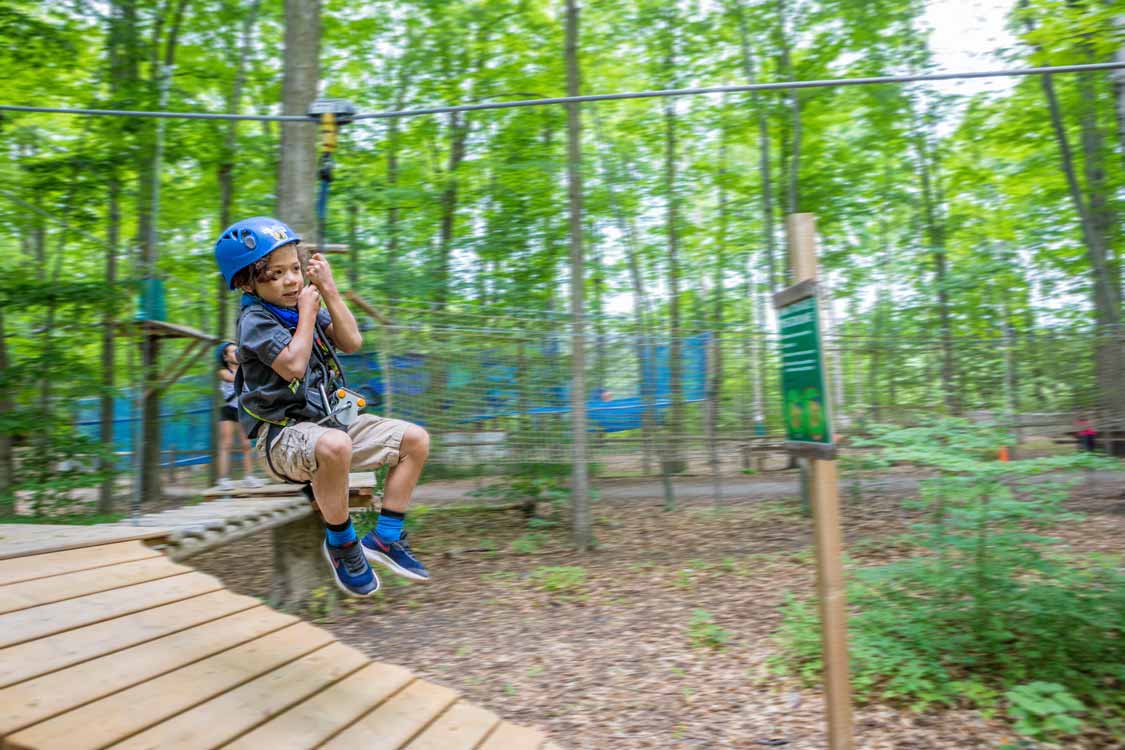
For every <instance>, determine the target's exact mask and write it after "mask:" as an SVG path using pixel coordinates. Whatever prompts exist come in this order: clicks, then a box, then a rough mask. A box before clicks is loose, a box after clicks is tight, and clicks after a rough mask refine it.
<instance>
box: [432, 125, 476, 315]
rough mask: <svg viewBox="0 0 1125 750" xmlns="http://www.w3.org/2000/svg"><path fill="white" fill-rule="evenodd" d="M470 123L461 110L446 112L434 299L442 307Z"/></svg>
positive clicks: (447, 278) (446, 288)
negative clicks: (460, 168)
mask: <svg viewBox="0 0 1125 750" xmlns="http://www.w3.org/2000/svg"><path fill="white" fill-rule="evenodd" d="M468 136H469V124H468V123H467V122H465V119H464V116H463V115H462V113H460V112H452V113H450V115H449V161H448V162H447V163H446V168H445V189H444V190H442V192H441V230H440V231H441V234H440V238H439V241H438V252H439V255H438V267H437V274H436V275H437V278H436V279H435V283H436V285H437V289H436V290H435V291H434V301H435V302H436V304H437V306H438V309H439V310H443V309H445V305H446V303H447V302H448V301H449V257H450V255H451V254H452V252H453V229H454V220H455V218H456V215H457V187H458V186H457V167H458V166H460V164H461V162H462V161H463V160H464V158H465V141H466V139H467V138H468Z"/></svg>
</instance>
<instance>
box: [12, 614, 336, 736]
mask: <svg viewBox="0 0 1125 750" xmlns="http://www.w3.org/2000/svg"><path fill="white" fill-rule="evenodd" d="M331 641H332V636H331V635H330V634H329V633H328V632H327V631H325V630H321V629H320V628H316V627H313V626H312V625H309V624H307V623H303V622H299V623H297V624H295V625H291V626H289V627H287V628H284V629H282V630H279V631H277V632H274V633H271V634H269V635H267V636H264V637H262V638H258V639H256V640H254V641H251V642H250V643H247V644H244V645H241V646H237V647H235V648H232V649H230V650H228V651H224V652H222V653H220V654H216V655H215V656H212V657H210V658H207V659H204V660H202V661H198V662H196V663H194V664H191V665H189V666H186V667H183V668H182V669H177V670H175V671H174V672H169V673H168V674H165V675H162V676H160V677H157V678H156V679H153V680H149V681H147V682H143V683H141V684H139V685H135V686H134V687H131V688H129V689H127V690H122V691H120V692H118V693H114V694H113V695H110V696H107V697H105V698H102V699H101V700H97V701H94V702H93V703H88V704H86V705H85V706H82V707H80V708H76V709H74V710H72V711H68V712H67V713H65V714H62V715H60V716H57V717H55V718H53V719H50V720H48V721H45V722H42V723H39V724H35V725H33V726H31V727H28V728H27V729H24V730H22V731H20V732H17V733H16V734H13V735H11V736H10V737H8V738H7V745H6V747H11V748H22V749H23V750H46V748H58V747H65V748H67V750H96V749H98V748H104V747H106V746H107V745H112V744H113V743H114V742H120V741H121V740H124V739H126V738H127V737H130V736H132V735H134V734H136V733H137V732H140V731H142V730H145V729H148V728H149V727H151V726H153V725H155V724H158V723H159V722H161V721H164V720H166V719H168V718H169V717H171V716H175V715H176V714H178V713H180V712H182V711H186V710H188V709H189V708H192V707H194V706H197V705H199V704H200V703H202V702H204V701H206V700H209V699H211V698H213V697H215V696H216V695H219V694H221V693H224V692H226V691H228V690H232V689H234V688H236V687H238V686H239V685H242V684H243V683H246V682H248V681H250V680H252V679H254V678H256V677H259V676H260V675H262V674H265V673H267V672H269V671H271V670H274V669H276V668H278V667H280V666H281V665H283V664H286V663H288V662H290V661H293V660H294V659H299V658H300V657H302V656H304V655H305V654H307V653H309V652H311V651H314V650H316V649H318V648H321V647H322V646H324V645H326V644H328V643H330V642H331Z"/></svg>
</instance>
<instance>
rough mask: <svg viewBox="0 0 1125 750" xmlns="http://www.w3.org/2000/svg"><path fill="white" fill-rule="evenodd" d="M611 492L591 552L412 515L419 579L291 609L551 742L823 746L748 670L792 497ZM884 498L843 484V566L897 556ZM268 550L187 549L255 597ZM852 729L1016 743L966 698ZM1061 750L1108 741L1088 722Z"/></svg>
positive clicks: (560, 529)
mask: <svg viewBox="0 0 1125 750" xmlns="http://www.w3.org/2000/svg"><path fill="white" fill-rule="evenodd" d="M688 481H690V480H688ZM708 481H709V480H707V479H699V480H698V482H699V483H705V482H708ZM763 481H765V480H763ZM621 486H622V487H624V489H623V490H621V491H620V492H619V493H617V492H615V491H614V486H609V487H607V488H606V489H603V492H602V497H601V500H600V501H599V503H598V505H597V508H596V516H597V523H596V535H597V538H598V542H599V548H598V550H597V551H595V552H592V553H589V554H585V555H579V554H577V553H575V552H573V551H571V550H569V549H568V548H567V539H566V537H567V529H566V527H565V524H560V525H559V526H555V527H550V528H537V529H529V528H528V527H527V524H526V522H525V520H524V519H523V517H522V515H521V514H520V513H518V512H517V511H485V512H480V511H478V512H463V511H449V512H440V511H437V510H436V509H435V510H428V511H427V512H424V513H421V514H416V516H419V517H420V518H419V523H418V527H417V528H416V529H415V531H414V532H413V539H414V541H415V548H416V551H417V552H418V553H419V555H420V556H421V557H422V558H423V559H424V560H425V561H426V562H427V563H428V564H429V566H430V568H431V571H432V573H433V575H434V580H433V582H431V583H430V584H428V585H416V584H410V583H407V582H401V583H400V582H399V579H396V578H395V577H393V576H390V575H388V576H384V580H385V581H386V584H385V590H384V591H383V592H381V593H380V594H379V595H378V596H377V597H376V598H375V599H373V600H336V598H335V596H334V595H333V593H332V591H333V590H332V589H330V588H328V587H326V588H325V589H323V590H322V591H321V592H318V594H319V596H318V597H317V598H316V599H315V600H314V602H313V606H312V610H311V611H310V613H309V616H310V617H314V618H316V619H318V621H319V622H320V623H321V624H323V625H324V626H325V627H327V628H329V629H330V630H331V631H332V632H334V633H335V634H336V635H337V637H339V638H340V639H341V640H343V641H344V642H346V643H349V644H351V645H353V646H356V647H357V648H360V649H362V650H364V651H365V652H366V653H368V654H369V655H371V656H372V657H373V658H378V659H381V660H384V661H389V662H394V663H398V664H402V665H404V666H406V667H408V668H410V669H412V670H414V671H415V672H416V673H418V674H419V675H421V676H423V677H425V678H427V679H431V680H434V681H436V682H440V683H442V684H446V685H449V686H452V687H454V688H456V689H458V690H460V691H462V692H463V693H464V694H465V695H466V696H467V697H468V698H469V699H471V700H472V701H474V702H476V703H478V704H480V705H483V706H486V707H488V708H490V709H492V710H494V711H497V712H498V713H501V714H503V715H504V716H505V717H507V718H510V719H512V720H514V721H516V722H519V723H522V724H528V725H534V726H538V727H539V728H541V729H543V730H544V731H546V732H548V733H549V734H550V735H551V737H552V738H553V739H554V740H555V741H557V742H558V743H559V744H560V745H562V746H563V747H569V748H575V749H579V748H590V749H595V748H599V749H600V748H623V749H625V748H629V749H631V748H685V749H686V748H747V749H750V748H760V747H770V746H773V747H785V748H789V749H791V750H814V749H819V748H823V747H825V746H826V737H825V734H824V726H823V704H822V701H821V697H820V693H819V691H818V690H816V689H808V688H805V687H802V686H800V685H799V684H797V683H796V682H795V681H793V680H791V679H789V678H783V677H779V676H776V675H774V674H772V673H771V671H770V670H769V669H768V668H767V661H768V660H769V658H770V657H771V656H772V655H774V654H775V653H776V649H775V644H774V643H773V641H772V639H771V633H772V631H773V630H774V628H775V627H776V626H777V624H778V621H779V614H778V604H779V603H780V602H782V601H783V599H784V597H785V594H786V592H795V593H798V594H800V593H805V592H812V591H813V590H814V587H815V573H814V570H813V564H812V557H813V552H812V548H811V529H810V522H809V521H807V520H806V519H804V518H802V517H801V515H800V512H799V504H798V501H797V499H796V498H794V497H777V498H774V499H761V496H760V494H759V493H756V492H752V491H745V492H743V491H741V489H742V488H744V487H745V486H746V484H745V481H743V483H742V484H741V485H739V491H738V492H735V493H732V495H731V496H728V497H726V498H725V499H724V502H723V504H721V505H715V504H713V503H711V502H710V501H709V500H705V499H702V498H700V497H689V498H688V499H686V500H685V501H684V502H683V503H682V505H681V506H680V509H679V510H677V511H675V512H672V513H665V512H664V511H663V510H662V509H661V508H662V499H661V498H659V497H648V498H643V497H637V496H636V493H635V491H634V490H633V489H631V488H630V487H629V486H628V485H627V484H623V485H621ZM876 486H877V485H876ZM1122 490H1123V484H1122V482H1121V480H1119V479H1117V480H1113V479H1111V480H1105V479H1102V480H1099V481H1095V482H1089V483H1086V484H1085V485H1083V487H1082V488H1081V489H1080V490H1078V491H1076V493H1075V495H1074V497H1073V498H1072V500H1071V501H1070V502H1069V505H1070V506H1072V507H1073V508H1074V509H1075V510H1079V511H1081V512H1082V513H1084V514H1085V520H1083V521H1081V522H1079V523H1076V524H1073V525H1070V526H1068V527H1065V529H1063V530H1062V531H1061V533H1060V534H1059V536H1062V537H1063V538H1064V539H1066V541H1067V542H1068V543H1069V544H1070V545H1071V546H1072V547H1073V548H1074V549H1075V550H1079V551H1100V552H1108V553H1114V554H1120V553H1121V549H1122V548H1121V539H1122V532H1123V531H1125V494H1123V492H1122ZM450 494H454V493H450ZM685 494H690V493H685ZM901 499H902V497H901V495H900V494H897V493H895V492H893V491H891V492H887V491H883V492H878V491H874V490H872V489H870V488H868V489H865V490H864V493H863V495H862V496H861V497H857V496H854V495H853V496H851V497H848V495H847V494H846V493H845V496H844V502H845V509H844V523H845V537H846V547H847V552H848V555H849V565H850V566H851V567H852V568H854V567H856V566H862V565H872V564H877V563H880V562H884V561H886V560H888V559H892V558H895V557H899V556H902V555H905V554H909V553H910V549H911V547H910V544H909V530H908V524H909V522H910V521H911V515H910V514H909V513H908V512H906V511H904V510H903V509H902V505H901ZM462 502H463V501H462ZM269 544H270V541H269V538H268V535H265V536H264V537H263V538H257V539H252V540H249V541H247V542H243V543H241V544H239V545H232V546H229V547H226V548H221V549H219V550H216V551H214V552H212V553H209V554H207V555H206V556H200V557H199V558H197V559H196V560H194V561H193V563H194V564H195V565H197V566H198V567H200V568H202V569H204V570H206V571H207V572H211V573H213V574H215V575H218V576H220V577H221V578H222V579H223V580H224V581H226V582H227V583H228V585H230V586H232V587H233V588H235V589H237V590H239V591H242V592H244V593H249V594H253V595H260V596H264V595H265V593H266V592H268V590H269V577H270V570H269V566H270V554H269V549H268V546H269ZM482 548H487V549H491V550H493V551H480V550H481V549H482ZM466 550H474V551H466ZM700 611H702V612H703V613H704V614H700ZM718 644H721V646H719V645H718ZM855 726H856V745H857V747H859V748H870V749H871V750H927V749H929V748H934V749H935V750H937V749H944V748H998V747H1001V746H1002V745H1004V744H1005V743H1008V742H1013V741H1015V737H1014V736H1013V734H1012V732H1011V730H1010V729H1009V727H1008V726H1007V725H1006V724H1005V723H1004V722H1003V721H1000V720H998V719H993V720H987V721H986V720H984V719H982V718H981V717H980V716H979V715H978V714H977V713H976V712H974V711H968V710H947V711H943V712H929V713H924V714H916V713H914V712H911V711H909V710H907V709H903V708H899V707H895V706H889V705H882V704H872V705H866V706H859V707H857V709H856V715H855ZM1067 747H1068V748H1075V749H1076V750H1107V749H1112V748H1118V749H1119V748H1123V747H1125V741H1123V739H1122V738H1120V737H1110V736H1106V735H1104V734H1103V735H1099V734H1090V735H1088V736H1085V737H1082V738H1079V739H1076V740H1073V741H1070V742H1069V743H1068V745H1067Z"/></svg>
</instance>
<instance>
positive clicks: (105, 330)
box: [98, 2, 137, 513]
mask: <svg viewBox="0 0 1125 750" xmlns="http://www.w3.org/2000/svg"><path fill="white" fill-rule="evenodd" d="M132 6H133V4H132V3H131V2H128V3H121V2H117V3H113V4H112V5H111V7H110V21H109V34H108V37H109V38H108V46H109V70H108V78H109V85H110V96H111V100H112V101H113V103H114V105H115V106H119V105H127V103H128V100H129V95H130V94H131V93H132V92H133V90H134V87H135V86H136V84H137V59H136V57H135V56H134V57H130V55H131V54H132V53H134V52H135V47H136V26H135V23H134V21H135V19H134V18H133V13H134V11H133V7H132ZM115 133H116V134H117V135H118V136H121V137H123V135H124V134H123V131H121V130H120V129H118V130H116V131H115ZM120 161H121V159H120V157H117V156H115V157H114V158H113V159H112V160H111V162H110V165H109V176H108V179H107V181H106V183H107V184H106V192H107V198H108V204H107V212H108V216H107V217H106V221H107V226H106V249H105V285H106V287H107V288H108V289H113V288H114V286H115V285H116V284H117V255H118V253H119V252H120V244H121V177H120V175H119V173H118V165H119V163H120ZM116 303H117V296H116V294H114V295H111V296H110V297H109V298H108V299H107V300H106V303H105V308H104V309H103V312H102V353H101V359H102V362H101V364H102V394H101V408H100V419H99V423H100V430H99V438H100V441H101V444H102V447H103V449H104V450H106V451H107V452H110V453H112V451H113V446H114V434H113V432H114V430H113V421H114V420H113V417H114V396H115V392H116V377H115V375H116V373H115V370H116V367H117V365H116V357H115V354H116V347H117V341H116V334H117V329H116V327H115V326H116V320H115V318H116V315H117V304H116ZM115 468H116V459H115V458H114V457H112V456H110V457H109V459H108V461H107V462H106V463H105V464H103V466H102V469H103V471H105V472H106V476H105V478H104V479H103V480H102V484H101V488H100V490H99V493H98V512H99V513H112V512H113V510H114V484H115V481H116V478H115Z"/></svg>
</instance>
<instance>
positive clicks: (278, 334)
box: [238, 304, 333, 434]
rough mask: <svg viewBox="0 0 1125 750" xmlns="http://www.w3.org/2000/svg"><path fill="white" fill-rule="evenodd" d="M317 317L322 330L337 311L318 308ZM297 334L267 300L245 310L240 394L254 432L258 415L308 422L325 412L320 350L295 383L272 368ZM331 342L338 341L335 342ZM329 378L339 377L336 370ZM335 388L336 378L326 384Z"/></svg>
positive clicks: (240, 330)
mask: <svg viewBox="0 0 1125 750" xmlns="http://www.w3.org/2000/svg"><path fill="white" fill-rule="evenodd" d="M316 320H317V323H319V325H320V330H322V331H323V330H327V328H328V326H330V325H332V316H331V315H329V314H328V311H327V310H324V309H321V310H320V311H319V312H318V313H317V317H316ZM314 335H316V336H319V334H314ZM292 339H293V334H292V333H290V332H289V330H288V329H287V328H286V327H285V326H284V325H283V324H282V323H281V322H280V321H279V320H278V319H277V318H275V317H274V316H273V315H272V314H271V313H270V312H269V311H268V310H266V309H265V308H264V307H262V306H261V305H258V304H253V305H249V306H247V307H245V308H243V309H242V312H241V314H240V315H239V318H238V361H239V364H240V365H241V367H242V379H243V389H242V393H241V394H240V395H239V402H240V404H241V406H242V408H241V409H240V410H239V413H238V417H239V420H241V422H242V425H243V427H245V428H246V430H247V431H248V432H249V431H250V430H251V429H253V427H254V426H255V424H256V423H257V422H258V420H262V421H272V422H281V421H283V420H285V419H286V418H289V419H296V420H299V421H306V420H317V419H320V418H321V417H323V416H324V415H325V412H326V410H325V408H324V405H323V403H322V399H321V397H320V389H319V387H318V386H319V385H320V384H321V383H322V382H323V381H324V377H323V374H322V372H321V368H320V367H319V366H317V355H316V353H315V352H314V353H313V354H312V355H311V356H310V357H309V365H308V368H307V369H306V370H305V375H304V377H302V378H301V379H300V380H294V381H293V382H292V383H287V382H286V381H285V380H284V379H283V378H282V377H281V376H280V375H278V374H277V372H275V371H274V369H273V367H272V365H273V361H274V360H275V359H277V355H278V354H281V350H282V349H284V348H285V347H287V346H289V342H290V341H291V340H292ZM325 344H326V345H327V346H331V345H332V343H331V342H330V341H326V342H325ZM315 348H316V347H315V344H314V349H315ZM329 377H330V378H331V377H333V373H332V372H331V371H330V372H329ZM329 387H331V383H325V388H329ZM263 434H264V433H263Z"/></svg>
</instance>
